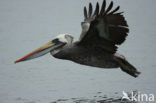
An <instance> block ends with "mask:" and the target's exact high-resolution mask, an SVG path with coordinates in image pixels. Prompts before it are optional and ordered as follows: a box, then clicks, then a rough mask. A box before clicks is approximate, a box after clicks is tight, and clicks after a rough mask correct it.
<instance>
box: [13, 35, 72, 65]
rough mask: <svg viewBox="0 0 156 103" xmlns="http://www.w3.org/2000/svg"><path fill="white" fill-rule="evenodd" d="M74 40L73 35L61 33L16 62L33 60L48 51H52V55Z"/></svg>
mask: <svg viewBox="0 0 156 103" xmlns="http://www.w3.org/2000/svg"><path fill="white" fill-rule="evenodd" d="M72 42H73V37H72V36H71V35H68V34H60V35H58V36H57V37H55V38H54V39H53V40H52V41H50V42H48V43H47V44H45V45H44V46H42V47H40V48H38V49H36V50H34V51H33V52H31V53H29V54H27V55H26V56H24V57H22V58H21V59H18V60H16V61H15V63H18V62H21V61H26V60H31V59H34V58H37V57H40V56H42V55H45V54H47V53H49V52H50V53H51V54H52V55H54V54H56V53H58V52H59V51H61V50H62V49H63V48H65V47H67V46H70V45H71V44H72Z"/></svg>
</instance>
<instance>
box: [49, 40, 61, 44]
mask: <svg viewBox="0 0 156 103" xmlns="http://www.w3.org/2000/svg"><path fill="white" fill-rule="evenodd" d="M51 42H53V43H55V44H58V43H59V42H60V41H59V39H54V40H52V41H51Z"/></svg>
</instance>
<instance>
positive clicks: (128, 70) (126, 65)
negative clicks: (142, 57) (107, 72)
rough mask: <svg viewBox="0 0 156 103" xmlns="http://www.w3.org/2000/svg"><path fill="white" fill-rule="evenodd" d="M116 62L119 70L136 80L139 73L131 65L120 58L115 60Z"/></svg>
mask: <svg viewBox="0 0 156 103" xmlns="http://www.w3.org/2000/svg"><path fill="white" fill-rule="evenodd" d="M117 61H118V63H119V66H120V68H121V70H122V71H124V72H126V73H128V74H129V75H131V76H133V77H135V78H136V77H138V75H139V74H140V73H141V72H139V71H138V70H137V69H136V68H135V67H134V66H133V65H131V64H130V63H129V62H128V61H127V60H125V59H122V58H117Z"/></svg>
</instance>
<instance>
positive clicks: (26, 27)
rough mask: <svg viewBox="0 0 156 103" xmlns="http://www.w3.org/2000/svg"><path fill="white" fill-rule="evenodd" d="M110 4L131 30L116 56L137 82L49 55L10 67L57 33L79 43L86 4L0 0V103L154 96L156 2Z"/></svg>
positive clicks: (98, 102)
mask: <svg viewBox="0 0 156 103" xmlns="http://www.w3.org/2000/svg"><path fill="white" fill-rule="evenodd" d="M96 1H97V0H94V1H93V0H92V1H90V2H92V3H93V4H95V3H96ZM109 1H110V0H107V2H109ZM99 2H100V3H101V2H102V0H99ZM114 2H115V6H117V5H120V6H121V11H124V12H125V13H124V15H125V17H126V19H127V21H128V24H129V27H130V33H129V36H128V37H127V40H126V42H125V43H124V44H122V45H121V46H120V47H119V51H118V52H119V53H121V54H123V55H125V56H126V57H127V59H128V60H129V62H131V63H132V64H133V65H135V66H136V67H137V68H138V70H139V71H141V72H142V74H141V75H140V76H139V77H138V78H133V77H131V76H129V75H127V74H126V73H124V72H121V70H120V69H111V70H108V69H98V68H95V67H89V66H83V65H79V64H76V63H73V62H71V61H65V60H58V59H55V58H53V57H52V56H51V55H50V54H47V55H45V56H43V57H41V58H37V59H34V60H31V61H27V62H22V63H18V64H14V61H15V60H16V59H18V58H20V57H22V56H24V55H25V54H27V53H29V52H31V51H32V50H34V49H36V48H38V47H40V46H42V45H43V44H45V43H46V42H48V41H50V40H52V39H53V38H54V37H55V36H56V35H58V34H60V33H69V34H72V35H73V36H74V37H75V40H78V38H79V34H80V32H81V26H80V22H81V21H82V20H83V12H82V11H83V7H84V6H85V5H88V3H89V0H0V103H122V102H121V100H120V99H121V97H122V91H125V92H128V93H131V92H132V91H137V92H140V93H146V94H154V95H155V96H156V88H155V87H156V79H155V78H156V62H155V60H156V55H155V53H156V46H155V44H156V20H155V18H156V11H155V10H156V6H155V4H156V1H155V0H120V1H119V0H118V1H117V0H114ZM155 101H156V100H155ZM125 103H126V102H125ZM141 103H143V102H141ZM145 103H147V102H145ZM153 103H154V102H153Z"/></svg>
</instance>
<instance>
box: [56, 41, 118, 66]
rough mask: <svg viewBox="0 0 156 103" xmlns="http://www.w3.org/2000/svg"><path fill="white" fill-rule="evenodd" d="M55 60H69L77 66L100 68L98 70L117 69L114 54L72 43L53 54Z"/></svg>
mask: <svg viewBox="0 0 156 103" xmlns="http://www.w3.org/2000/svg"><path fill="white" fill-rule="evenodd" d="M53 56H54V57H55V58H59V59H65V60H71V61H74V62H76V63H79V64H83V65H88V66H94V67H100V68H117V67H119V65H118V63H117V62H116V61H115V58H116V57H115V56H114V54H110V53H108V52H106V51H102V50H95V49H93V48H85V47H83V46H78V45H77V43H73V44H72V45H70V46H69V47H67V48H65V49H63V50H61V51H60V52H58V53H56V54H53Z"/></svg>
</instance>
